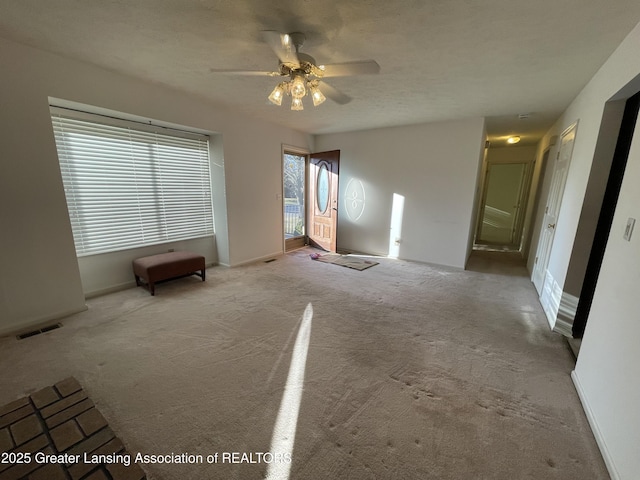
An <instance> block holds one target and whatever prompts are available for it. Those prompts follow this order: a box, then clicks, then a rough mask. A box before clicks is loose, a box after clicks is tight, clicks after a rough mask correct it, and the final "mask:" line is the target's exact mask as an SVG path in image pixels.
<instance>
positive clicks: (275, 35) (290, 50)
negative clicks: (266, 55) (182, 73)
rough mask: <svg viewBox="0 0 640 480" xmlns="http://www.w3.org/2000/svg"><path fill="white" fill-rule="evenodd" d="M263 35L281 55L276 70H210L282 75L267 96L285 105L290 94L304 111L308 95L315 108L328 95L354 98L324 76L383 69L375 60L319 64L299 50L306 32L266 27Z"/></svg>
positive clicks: (339, 100)
mask: <svg viewBox="0 0 640 480" xmlns="http://www.w3.org/2000/svg"><path fill="white" fill-rule="evenodd" d="M262 38H263V40H264V41H265V43H266V44H267V45H269V46H270V47H271V49H272V50H273V51H274V53H275V54H276V56H277V57H278V60H279V66H278V70H277V71H275V72H268V71H256V70H216V69H212V70H211V71H212V72H214V73H226V74H232V75H249V76H269V77H281V78H283V81H282V82H280V83H279V84H278V85H276V87H275V88H274V89H273V92H271V94H270V95H269V97H268V98H269V101H270V102H271V103H273V104H275V105H282V99H283V98H284V97H285V96H286V95H289V96H291V110H303V109H304V107H303V104H302V99H303V98H304V97H305V96H306V95H309V96H310V97H311V99H312V100H313V105H314V106H316V107H317V106H318V105H320V104H321V103H322V102H324V101H325V100H326V98H327V97H328V98H330V99H331V100H333V101H334V102H336V103H338V104H340V105H344V104H345V103H348V102H350V101H351V97H349V96H347V95H345V94H344V93H342V92H341V91H340V90H338V89H337V88H335V87H332V86H331V85H329V84H328V83H326V82H324V81H323V79H325V78H332V77H345V76H350V75H364V74H376V73H379V72H380V65H378V64H377V63H376V62H375V61H374V60H364V61H356V62H345V63H333V64H328V65H318V64H317V63H316V60H315V59H314V58H313V57H312V56H311V55H307V54H306V53H301V52H300V48H302V45H303V44H304V41H305V38H306V37H305V35H304V33H300V32H292V33H280V32H276V31H273V30H267V31H263V32H262Z"/></svg>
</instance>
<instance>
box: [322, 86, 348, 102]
mask: <svg viewBox="0 0 640 480" xmlns="http://www.w3.org/2000/svg"><path fill="white" fill-rule="evenodd" d="M318 88H319V89H320V91H321V92H322V93H323V94H324V96H325V97H328V98H330V99H331V100H333V101H334V102H336V103H338V104H340V105H344V104H345V103H349V102H350V101H351V97H349V96H348V95H345V94H344V93H342V92H341V91H340V90H338V89H337V88H335V87H332V86H331V85H329V84H328V83H325V82H319V83H318Z"/></svg>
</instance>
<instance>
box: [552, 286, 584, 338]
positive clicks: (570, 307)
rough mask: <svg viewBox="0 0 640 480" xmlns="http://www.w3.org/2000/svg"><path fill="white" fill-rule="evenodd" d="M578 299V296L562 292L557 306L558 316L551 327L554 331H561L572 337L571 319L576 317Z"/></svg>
mask: <svg viewBox="0 0 640 480" xmlns="http://www.w3.org/2000/svg"><path fill="white" fill-rule="evenodd" d="M578 300H579V298H578V297H574V296H573V295H571V294H570V293H567V292H562V296H561V297H560V306H559V308H558V318H557V319H556V324H555V326H554V327H553V331H554V332H558V333H561V334H562V335H564V336H565V337H573V320H574V319H575V318H576V310H577V309H578Z"/></svg>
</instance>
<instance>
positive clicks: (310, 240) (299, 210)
mask: <svg viewBox="0 0 640 480" xmlns="http://www.w3.org/2000/svg"><path fill="white" fill-rule="evenodd" d="M282 167H283V168H282V172H283V174H282V187H283V199H282V205H283V227H284V228H283V230H284V251H285V252H288V251H291V250H295V249H298V248H301V247H303V246H305V245H313V246H315V247H318V248H321V249H323V250H327V251H329V252H335V251H336V250H337V236H338V189H339V171H340V151H339V150H333V151H330V152H321V153H311V154H309V153H305V152H302V151H297V150H295V149H284V150H283V153H282Z"/></svg>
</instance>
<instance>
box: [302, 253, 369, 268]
mask: <svg viewBox="0 0 640 480" xmlns="http://www.w3.org/2000/svg"><path fill="white" fill-rule="evenodd" d="M311 258H312V259H313V260H318V261H319V262H324V263H332V264H334V265H340V266H341V267H347V268H353V269H354V270H366V269H367V268H370V267H373V266H374V265H378V262H374V261H372V260H365V259H364V258H360V257H352V256H350V255H340V254H338V253H327V254H326V255H318V254H315V253H314V254H312V255H311Z"/></svg>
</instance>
